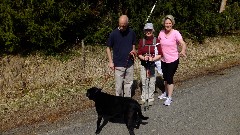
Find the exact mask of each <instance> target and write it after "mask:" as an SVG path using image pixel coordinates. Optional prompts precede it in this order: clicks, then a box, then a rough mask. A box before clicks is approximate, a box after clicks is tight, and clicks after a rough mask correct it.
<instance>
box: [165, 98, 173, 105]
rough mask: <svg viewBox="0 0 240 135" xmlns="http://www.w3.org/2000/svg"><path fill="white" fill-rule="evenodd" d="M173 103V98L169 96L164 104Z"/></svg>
mask: <svg viewBox="0 0 240 135" xmlns="http://www.w3.org/2000/svg"><path fill="white" fill-rule="evenodd" d="M171 103H172V98H170V97H167V100H165V102H164V105H166V106H169V105H170V104H171Z"/></svg>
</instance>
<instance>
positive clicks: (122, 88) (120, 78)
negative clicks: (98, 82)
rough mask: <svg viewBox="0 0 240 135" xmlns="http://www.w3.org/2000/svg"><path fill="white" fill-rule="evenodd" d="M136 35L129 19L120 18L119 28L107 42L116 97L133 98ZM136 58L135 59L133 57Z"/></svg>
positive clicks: (123, 16)
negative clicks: (129, 25) (130, 26)
mask: <svg viewBox="0 0 240 135" xmlns="http://www.w3.org/2000/svg"><path fill="white" fill-rule="evenodd" d="M135 44H136V34H135V32H134V31H133V30H132V29H131V28H129V27H128V17H127V16H126V15H122V16H120V17H119V26H118V28H116V29H115V30H113V31H112V32H111V34H110V36H109V38H108V41H107V49H106V50H107V56H108V60H109V64H108V66H109V67H110V68H111V69H112V70H114V74H115V89H116V96H124V97H131V88H132V84H133V72H134V70H133V64H134V59H133V58H134V57H135V55H136V49H135ZM133 56H134V57H133Z"/></svg>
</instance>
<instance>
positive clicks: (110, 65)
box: [108, 62, 114, 70]
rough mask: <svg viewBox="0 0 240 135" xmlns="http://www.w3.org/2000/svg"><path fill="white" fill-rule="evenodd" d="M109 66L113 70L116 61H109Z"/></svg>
mask: <svg viewBox="0 0 240 135" xmlns="http://www.w3.org/2000/svg"><path fill="white" fill-rule="evenodd" d="M108 66H109V67H110V68H111V69H112V70H114V63H113V62H109V63H108Z"/></svg>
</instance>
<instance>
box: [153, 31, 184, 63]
mask: <svg viewBox="0 0 240 135" xmlns="http://www.w3.org/2000/svg"><path fill="white" fill-rule="evenodd" d="M164 31H165V30H161V31H160V33H159V35H158V39H159V40H160V44H161V48H162V53H163V57H162V58H161V60H162V61H163V62H166V63H171V62H174V61H175V60H177V59H178V58H179V54H178V47H177V45H179V40H181V39H182V35H181V34H180V33H179V31H177V30H174V29H173V30H172V31H171V33H170V35H166V34H165V32H164Z"/></svg>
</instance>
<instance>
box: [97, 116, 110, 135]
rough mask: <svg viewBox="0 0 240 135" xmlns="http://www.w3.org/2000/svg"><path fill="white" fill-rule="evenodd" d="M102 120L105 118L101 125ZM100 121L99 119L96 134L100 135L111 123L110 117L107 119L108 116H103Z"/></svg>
mask: <svg viewBox="0 0 240 135" xmlns="http://www.w3.org/2000/svg"><path fill="white" fill-rule="evenodd" d="M102 118H103V123H102V125H100V123H101V120H102ZM99 119H100V121H99ZM99 119H98V122H97V130H96V134H99V133H100V132H101V131H102V128H103V127H104V126H105V125H107V123H108V121H109V117H106V116H101V118H99Z"/></svg>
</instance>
